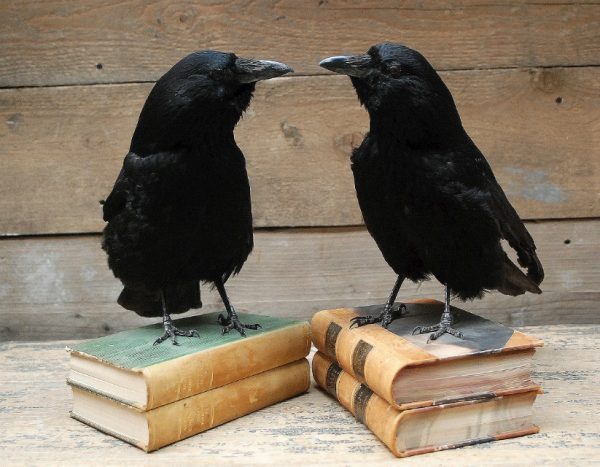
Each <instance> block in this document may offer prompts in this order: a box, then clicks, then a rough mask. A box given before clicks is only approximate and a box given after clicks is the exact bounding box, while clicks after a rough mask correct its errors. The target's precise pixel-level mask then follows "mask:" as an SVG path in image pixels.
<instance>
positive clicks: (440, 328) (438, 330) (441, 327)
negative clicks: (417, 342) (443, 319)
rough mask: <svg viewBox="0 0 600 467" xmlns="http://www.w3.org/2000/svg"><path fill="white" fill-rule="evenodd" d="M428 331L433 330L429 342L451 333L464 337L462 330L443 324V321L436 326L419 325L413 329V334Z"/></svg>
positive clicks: (459, 337) (460, 337)
mask: <svg viewBox="0 0 600 467" xmlns="http://www.w3.org/2000/svg"><path fill="white" fill-rule="evenodd" d="M428 332H431V333H432V334H431V335H430V336H429V339H427V343H429V342H430V341H434V340H436V339H437V338H438V337H440V336H441V335H443V334H451V335H453V336H454V337H457V338H458V339H462V338H463V333H462V332H460V331H458V330H456V329H454V328H453V327H452V326H449V325H445V324H441V323H440V324H436V325H435V326H417V327H416V328H414V329H413V331H412V333H413V335H415V334H425V333H428Z"/></svg>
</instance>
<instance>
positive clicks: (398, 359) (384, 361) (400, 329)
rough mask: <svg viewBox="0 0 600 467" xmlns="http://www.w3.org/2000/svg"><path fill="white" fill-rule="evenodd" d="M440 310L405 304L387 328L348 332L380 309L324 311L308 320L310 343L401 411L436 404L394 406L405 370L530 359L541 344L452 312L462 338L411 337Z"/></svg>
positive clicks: (437, 305)
mask: <svg viewBox="0 0 600 467" xmlns="http://www.w3.org/2000/svg"><path fill="white" fill-rule="evenodd" d="M443 306H444V305H443V303H441V302H439V301H436V300H416V301H413V302H409V303H406V307H407V313H406V314H405V315H404V316H403V317H402V318H400V319H396V320H395V321H393V322H392V323H391V324H390V326H389V327H388V329H384V328H382V327H381V326H379V325H378V324H375V325H368V326H362V327H359V328H357V327H355V328H352V329H350V324H351V320H352V318H354V317H356V316H366V315H375V314H378V313H379V312H380V311H381V310H382V307H383V306H382V305H381V306H380V305H373V306H368V307H359V308H339V309H332V310H323V311H319V312H317V313H316V314H315V315H314V316H313V318H312V321H311V330H310V332H311V339H312V341H313V344H314V345H315V347H316V348H317V349H318V350H319V351H321V352H323V354H325V355H327V357H328V358H330V359H331V360H332V361H336V362H337V363H339V365H340V366H341V367H342V368H343V369H344V371H346V372H347V373H349V374H350V375H352V376H353V377H354V378H356V379H357V380H359V381H361V382H362V383H365V384H367V385H368V386H369V387H370V388H371V389H372V390H373V391H375V392H376V393H377V394H378V395H379V396H380V397H382V398H384V399H385V400H386V401H387V402H388V403H389V404H392V405H394V406H395V407H396V408H399V409H406V408H410V407H418V406H423V405H433V404H434V403H435V401H415V402H414V403H406V404H397V403H396V402H395V401H394V397H393V385H394V381H395V380H396V378H397V377H399V375H401V372H402V371H403V370H405V369H407V368H411V367H416V366H420V365H427V364H435V363H439V362H442V361H452V360H458V359H466V358H494V356H495V355H498V354H502V353H505V352H517V351H525V352H527V351H529V352H530V353H531V354H533V352H534V349H535V347H539V346H542V345H543V342H542V341H541V340H539V339H536V338H534V337H531V336H527V335H525V334H523V333H521V332H519V331H515V330H513V329H511V328H508V327H506V326H502V325H500V324H497V323H494V322H493V321H490V320H487V319H485V318H482V317H480V316H477V315H474V314H472V313H469V312H467V311H464V310H461V309H458V308H454V307H453V313H454V315H455V318H456V327H457V328H459V329H460V330H461V331H462V332H463V334H464V339H457V338H455V337H454V336H450V335H443V336H442V337H440V338H439V339H438V340H436V341H432V342H430V343H427V339H428V334H419V335H414V336H413V335H412V330H413V329H414V327H415V326H419V325H424V326H429V325H432V324H435V323H437V322H439V319H440V316H441V314H442V310H443Z"/></svg>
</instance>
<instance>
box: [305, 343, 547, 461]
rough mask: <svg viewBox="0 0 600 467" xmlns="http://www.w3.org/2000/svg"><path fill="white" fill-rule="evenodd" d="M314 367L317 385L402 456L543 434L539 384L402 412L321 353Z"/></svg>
mask: <svg viewBox="0 0 600 467" xmlns="http://www.w3.org/2000/svg"><path fill="white" fill-rule="evenodd" d="M312 368H313V376H314V379H315V381H316V382H317V384H318V385H319V386H321V387H322V388H323V389H324V390H326V391H327V392H329V393H330V394H331V395H332V396H333V397H334V398H335V399H337V400H338V402H340V404H341V405H342V406H344V407H345V408H346V409H347V410H348V411H350V412H351V413H352V414H353V415H354V416H355V417H356V419H357V420H359V421H360V422H362V423H364V424H365V425H366V426H367V427H368V428H369V429H370V430H371V431H372V432H373V433H374V434H375V435H376V436H377V437H378V438H379V439H380V440H381V441H383V443H385V445H386V446H387V447H388V448H389V449H390V450H391V451H392V453H393V454H394V455H395V456H398V457H407V456H414V455H416V454H425V453H429V452H433V451H439V450H443V449H453V448H458V447H461V446H467V445H472V444H478V443H484V442H489V441H495V440H500V439H506V438H513V437H517V436H523V435H528V434H532V433H537V432H538V431H539V428H538V427H537V426H535V425H533V424H532V423H531V420H530V419H531V409H532V405H533V403H534V401H535V398H536V396H537V394H538V392H539V390H540V388H539V386H536V385H532V386H529V387H521V388H517V389H511V390H502V391H498V392H496V393H488V394H486V395H482V396H480V397H477V398H471V399H457V400H454V401H450V400H448V401H447V402H445V403H442V404H434V405H430V406H428V407H419V408H413V409H407V410H399V409H397V408H395V407H393V406H391V405H390V404H388V402H387V401H385V400H384V399H382V398H381V397H379V396H378V395H377V394H375V393H374V392H373V391H372V390H371V389H370V388H369V387H368V386H366V385H364V384H361V383H360V382H359V381H358V380H356V379H355V378H353V377H352V376H351V375H350V374H348V373H347V372H345V371H344V370H343V369H342V368H341V367H340V366H339V365H338V364H337V363H334V362H332V361H331V360H329V359H328V358H327V357H326V356H325V355H324V354H322V353H321V352H317V353H316V354H315V356H314V358H313V364H312Z"/></svg>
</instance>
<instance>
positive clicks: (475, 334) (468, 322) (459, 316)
mask: <svg viewBox="0 0 600 467" xmlns="http://www.w3.org/2000/svg"><path fill="white" fill-rule="evenodd" d="M383 307H384V305H371V306H365V307H357V308H354V310H355V312H356V313H357V314H358V315H359V316H367V315H378V314H379V313H381V311H382V310H383ZM406 308H407V311H406V313H405V314H403V315H402V318H398V319H396V320H394V321H392V323H391V324H390V325H389V327H388V331H390V332H393V333H394V334H396V335H398V336H400V337H402V338H403V339H406V340H408V341H409V342H411V343H413V344H415V345H417V346H419V347H421V348H422V349H423V350H425V351H426V352H428V353H430V354H432V355H434V356H436V357H440V358H447V357H453V356H457V355H464V354H471V353H486V352H490V353H494V352H499V351H501V350H502V349H503V348H504V347H505V346H506V343H507V342H508V341H509V339H510V338H511V337H512V335H513V333H514V330H513V329H510V328H508V327H506V326H502V325H501V324H498V323H494V322H493V321H490V320H488V319H485V318H482V317H481V316H477V315H474V314H472V313H469V312H467V311H464V310H461V309H459V308H454V307H452V312H453V315H454V319H455V321H454V327H455V328H456V329H458V330H459V331H462V333H463V336H464V338H463V339H458V338H456V337H454V336H452V335H450V334H444V335H442V336H441V337H439V338H438V339H437V340H435V341H430V342H429V343H427V339H428V338H429V335H430V333H426V334H417V335H414V336H413V334H412V331H413V329H414V328H415V327H416V326H433V325H435V324H437V323H439V321H440V317H441V315H442V311H443V309H444V305H443V303H407V304H406Z"/></svg>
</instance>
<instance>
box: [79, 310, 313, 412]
mask: <svg viewBox="0 0 600 467" xmlns="http://www.w3.org/2000/svg"><path fill="white" fill-rule="evenodd" d="M218 315H219V313H209V314H204V315H198V316H192V317H188V318H182V319H177V320H174V321H173V322H174V324H175V326H176V327H177V328H179V329H180V330H192V329H195V330H197V331H198V333H199V334H200V337H179V336H178V338H177V342H178V344H179V345H173V344H172V342H171V340H166V341H164V342H162V343H161V344H158V345H153V344H154V341H155V340H156V338H157V337H158V336H160V335H161V334H162V333H163V326H162V323H155V324H151V325H148V326H143V327H139V328H136V329H130V330H127V331H122V332H118V333H115V334H112V335H109V336H104V337H100V338H97V339H92V340H89V341H85V342H81V343H79V344H76V345H73V346H72V347H71V348H70V349H67V350H68V351H69V352H70V354H71V362H70V363H71V372H70V374H69V377H68V379H67V381H68V383H69V384H72V385H75V386H79V387H82V388H84V389H86V390H88V391H92V392H95V393H97V394H100V395H102V396H105V397H110V398H113V399H116V400H118V401H120V402H124V403H126V404H130V405H133V406H135V407H138V408H141V409H143V410H149V409H150V408H153V407H157V406H159V405H163V404H165V403H170V402H174V401H176V400H179V399H182V398H184V397H189V396H192V395H195V394H197V393H200V392H204V391H207V390H210V389H214V388H216V387H220V386H223V385H225V384H229V383H231V382H233V381H238V380H240V379H242V378H247V377H249V376H252V375H255V374H258V373H261V372H263V371H267V370H270V369H272V368H276V367H279V366H282V365H285V364H287V363H290V362H292V361H296V360H299V359H302V358H304V357H306V355H308V353H309V351H310V336H309V324H308V322H304V321H296V320H291V319H288V318H280V317H274V316H264V315H254V314H249V313H239V314H238V315H239V317H240V320H241V321H242V322H244V323H259V324H260V325H261V326H262V329H258V330H251V329H249V330H247V331H246V337H242V336H241V335H240V334H239V333H238V332H237V331H236V330H231V331H230V332H229V333H228V334H223V333H222V330H223V327H222V326H221V325H220V324H219V323H218V321H217V317H218ZM132 375H133V376H132Z"/></svg>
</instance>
